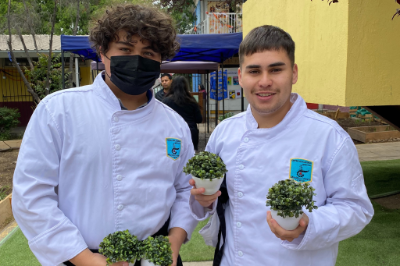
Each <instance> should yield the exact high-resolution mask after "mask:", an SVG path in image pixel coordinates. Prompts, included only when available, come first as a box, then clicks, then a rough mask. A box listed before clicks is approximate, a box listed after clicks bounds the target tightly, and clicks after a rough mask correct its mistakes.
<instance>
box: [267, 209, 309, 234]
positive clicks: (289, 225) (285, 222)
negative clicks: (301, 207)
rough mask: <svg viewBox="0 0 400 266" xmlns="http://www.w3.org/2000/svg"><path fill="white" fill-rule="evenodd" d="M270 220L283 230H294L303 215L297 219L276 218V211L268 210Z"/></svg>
mask: <svg viewBox="0 0 400 266" xmlns="http://www.w3.org/2000/svg"><path fill="white" fill-rule="evenodd" d="M270 211H271V216H272V218H273V219H274V220H275V221H276V222H277V223H278V224H279V225H280V226H281V227H282V228H283V229H285V230H294V229H296V228H297V227H298V226H299V222H300V219H301V217H303V215H299V217H297V218H296V217H285V218H283V217H282V216H278V211H275V210H272V209H271V210H270Z"/></svg>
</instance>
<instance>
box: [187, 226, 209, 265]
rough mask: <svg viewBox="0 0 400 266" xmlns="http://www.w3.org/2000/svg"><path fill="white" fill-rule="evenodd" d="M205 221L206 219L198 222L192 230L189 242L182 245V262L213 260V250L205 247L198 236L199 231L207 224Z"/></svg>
mask: <svg viewBox="0 0 400 266" xmlns="http://www.w3.org/2000/svg"><path fill="white" fill-rule="evenodd" d="M207 221H208V219H207V220H206V221H201V222H199V224H198V225H197V227H196V229H194V232H193V234H192V238H191V239H190V241H189V242H188V243H186V244H184V245H182V247H181V251H180V254H181V258H182V260H183V261H205V260H212V259H213V258H214V248H213V247H210V246H206V244H205V243H204V240H203V238H202V237H201V235H200V234H199V231H200V229H201V228H203V227H204V226H205V225H206V224H207Z"/></svg>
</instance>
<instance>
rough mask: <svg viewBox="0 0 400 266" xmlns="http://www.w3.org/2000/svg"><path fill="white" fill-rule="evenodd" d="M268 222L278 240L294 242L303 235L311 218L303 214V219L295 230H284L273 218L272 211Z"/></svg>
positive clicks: (268, 214)
mask: <svg viewBox="0 0 400 266" xmlns="http://www.w3.org/2000/svg"><path fill="white" fill-rule="evenodd" d="M267 222H268V225H269V228H270V229H271V231H272V233H274V234H275V235H276V237H277V238H280V239H281V240H287V241H289V242H292V241H293V240H294V239H296V238H298V237H299V235H300V234H301V233H303V232H304V231H305V230H306V229H307V226H308V223H309V218H308V216H307V215H306V214H305V213H303V217H302V218H301V220H300V224H299V226H298V227H297V228H296V229H294V230H285V229H283V228H282V227H281V226H280V225H279V224H278V223H277V222H276V221H275V220H274V219H273V218H272V216H271V211H268V212H267Z"/></svg>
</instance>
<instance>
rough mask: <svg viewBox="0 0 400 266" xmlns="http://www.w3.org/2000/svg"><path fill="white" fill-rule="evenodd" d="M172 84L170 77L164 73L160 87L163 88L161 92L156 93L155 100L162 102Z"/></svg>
mask: <svg viewBox="0 0 400 266" xmlns="http://www.w3.org/2000/svg"><path fill="white" fill-rule="evenodd" d="M171 84H172V76H171V75H170V74H168V73H164V74H162V75H161V86H162V87H163V89H162V90H159V91H158V92H157V93H156V99H157V100H159V101H160V102H162V101H163V100H164V98H165V95H167V93H168V91H169V88H170V87H171Z"/></svg>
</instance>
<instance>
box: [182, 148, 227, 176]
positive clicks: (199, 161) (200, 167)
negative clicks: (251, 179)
mask: <svg viewBox="0 0 400 266" xmlns="http://www.w3.org/2000/svg"><path fill="white" fill-rule="evenodd" d="M183 172H184V173H185V174H191V175H192V176H195V177H198V178H201V179H210V180H212V179H219V178H221V177H223V176H224V174H225V173H226V172H227V170H226V165H225V164H224V162H223V161H222V159H221V158H220V157H219V156H218V155H216V154H214V153H211V152H208V151H203V152H200V153H199V154H197V155H195V156H193V157H192V158H191V159H190V160H189V161H188V162H187V164H186V166H185V167H184V168H183Z"/></svg>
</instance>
